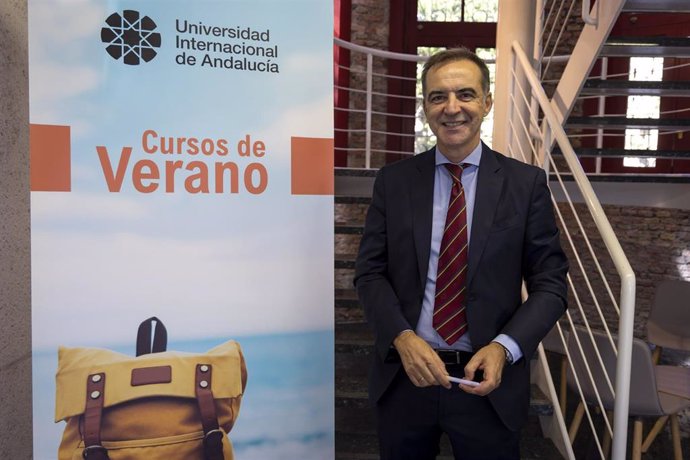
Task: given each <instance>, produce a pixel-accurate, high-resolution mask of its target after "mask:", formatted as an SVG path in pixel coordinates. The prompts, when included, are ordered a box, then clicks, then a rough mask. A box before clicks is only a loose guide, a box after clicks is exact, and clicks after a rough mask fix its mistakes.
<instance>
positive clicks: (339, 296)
mask: <svg viewBox="0 0 690 460" xmlns="http://www.w3.org/2000/svg"><path fill="white" fill-rule="evenodd" d="M374 175H375V171H373V170H365V169H336V181H335V183H336V186H335V192H336V196H335V248H336V254H335V450H336V459H341V460H345V459H351V460H360V459H361V460H364V459H378V458H379V455H378V442H377V439H376V427H375V421H374V417H373V411H372V409H371V407H370V406H369V403H368V400H367V373H368V370H369V366H370V361H371V354H372V352H373V336H372V333H371V331H370V330H369V327H368V326H367V324H366V321H365V318H364V311H363V309H362V307H361V306H360V304H359V301H358V300H357V295H356V293H355V290H354V288H353V286H352V279H353V277H354V267H355V262H354V261H355V256H356V253H357V250H358V248H359V240H360V238H361V235H362V231H363V228H364V218H365V214H366V210H367V208H368V206H369V203H370V201H371V187H372V186H373V180H374ZM342 193H347V194H345V195H344V194H342ZM552 413H553V406H552V404H551V402H550V401H549V400H548V399H547V398H546V397H545V396H544V395H543V394H542V393H541V391H540V390H539V389H538V388H537V387H536V385H535V386H533V388H532V400H531V407H530V422H529V424H528V426H527V427H526V428H525V430H524V432H523V438H522V440H521V442H522V445H521V451H522V459H524V460H536V459H557V458H561V455H560V454H559V453H558V450H557V449H556V447H555V446H554V445H553V444H552V443H551V441H550V440H548V439H544V437H543V436H542V434H541V426H540V422H539V416H550V415H551V414H552ZM438 458H439V460H451V459H452V458H453V456H452V453H451V449H450V444H449V442H448V440H447V438H445V437H444V438H442V443H441V455H440V456H439V457H438Z"/></svg>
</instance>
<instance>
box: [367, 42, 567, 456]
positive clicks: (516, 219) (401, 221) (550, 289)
mask: <svg viewBox="0 0 690 460" xmlns="http://www.w3.org/2000/svg"><path fill="white" fill-rule="evenodd" d="M422 87H423V93H424V112H425V115H426V118H427V120H428V122H429V125H430V127H431V129H432V131H433V132H434V134H436V137H437V145H436V147H435V148H433V149H431V150H429V151H427V152H424V153H422V154H419V155H416V156H414V157H411V158H409V159H406V160H403V161H400V162H397V163H394V164H391V165H388V166H385V167H383V168H381V170H380V171H379V173H378V175H377V177H376V182H375V184H374V193H373V198H372V203H371V206H370V208H369V211H368V213H367V218H366V226H365V230H364V235H363V237H362V242H361V246H360V250H359V255H358V257H357V263H356V273H355V286H356V288H357V293H358V295H359V298H360V301H361V303H362V305H363V306H364V309H365V313H366V316H367V320H368V322H369V323H370V325H371V327H372V329H373V330H374V334H375V356H374V362H373V367H372V370H371V373H370V380H369V396H370V400H371V402H372V403H373V404H374V406H375V412H376V416H377V424H378V434H379V444H380V450H381V457H382V458H383V459H396V460H397V459H414V460H425V459H433V458H435V457H436V455H437V454H438V452H439V447H438V445H439V439H440V436H441V434H442V433H443V432H445V433H447V434H448V436H449V438H450V441H451V444H452V447H453V452H454V455H455V457H456V459H467V460H475V459H481V460H489V459H518V458H519V455H520V454H519V430H520V428H521V427H522V426H523V425H524V424H525V422H526V419H527V412H528V407H529V385H530V382H529V380H530V376H529V360H530V356H531V355H532V354H533V353H534V352H535V350H536V348H537V346H538V344H539V342H540V341H541V339H542V338H543V337H544V336H545V335H546V333H547V332H548V331H549V330H550V329H551V328H552V327H553V325H554V324H555V322H556V321H557V320H558V318H559V317H560V316H561V315H562V314H563V312H564V311H565V308H566V292H567V287H566V273H567V270H568V262H567V260H566V257H565V255H564V253H563V251H562V249H561V246H560V241H559V232H558V228H557V226H556V223H555V219H554V214H553V207H552V203H551V199H550V192H549V189H548V187H547V183H546V176H545V174H544V171H543V170H542V169H540V168H537V167H534V166H530V165H527V164H524V163H522V162H519V161H516V160H513V159H510V158H507V157H505V156H503V155H501V154H499V153H497V152H495V151H493V150H491V149H490V148H488V147H487V146H486V145H484V144H483V143H482V142H481V141H480V138H479V135H480V127H481V123H482V121H483V118H484V117H485V116H486V115H487V114H488V113H489V111H490V110H491V106H492V99H491V94H490V92H489V71H488V69H487V67H486V64H485V63H484V62H483V61H482V60H481V59H480V58H478V57H477V56H476V55H475V54H474V53H472V52H470V51H468V50H467V49H464V48H462V49H454V50H447V51H442V52H440V53H437V54H436V55H434V56H432V57H431V58H430V59H429V61H428V62H427V63H426V65H425V67H424V71H423V73H422ZM448 163H449V164H450V165H446V164H448ZM452 165H457V166H452ZM458 200H460V202H458ZM451 214H452V215H451ZM458 222H460V224H459V225H458ZM454 226H455V227H458V228H453V227H454ZM458 242H459V243H458ZM453 244H455V245H456V246H453ZM448 254H450V255H448ZM448 258H450V259H452V260H451V261H450V262H448ZM453 264H454V265H453ZM442 265H443V267H442ZM437 272H438V273H437ZM448 273H451V274H450V275H449V274H448ZM437 280H438V283H437ZM441 280H443V281H441ZM447 280H448V281H447ZM523 280H524V283H525V287H526V290H527V293H528V295H529V297H528V298H527V300H525V301H524V302H523V300H522V297H521V287H522V282H523ZM441 284H443V287H442V286H441ZM449 292H451V294H450V295H448V293H449ZM446 297H451V299H450V300H448V301H446V300H447V299H446ZM449 310H450V313H448V312H449ZM443 315H448V316H443ZM439 318H440V319H439ZM448 324H453V326H452V327H450V328H449V326H448ZM444 328H446V330H444ZM448 329H450V330H448ZM449 375H450V376H453V377H460V378H463V377H464V378H465V379H468V380H473V379H474V380H477V381H479V382H480V383H479V385H478V386H471V385H469V384H463V383H461V384H459V385H457V386H454V385H452V384H451V382H450V381H449Z"/></svg>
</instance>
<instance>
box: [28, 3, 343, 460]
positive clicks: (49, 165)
mask: <svg viewBox="0 0 690 460" xmlns="http://www.w3.org/2000/svg"><path fill="white" fill-rule="evenodd" d="M332 17H333V12H332V2H327V1H323V0H312V1H306V0H305V1H295V2H276V1H260V0H256V1H231V0H228V1H198V2H187V1H174V0H166V1H96V0H90V1H89V0H63V1H47V0H44V1H40V0H29V59H30V68H29V69H30V70H29V78H30V119H31V124H32V126H31V144H32V164H31V168H32V194H31V225H32V228H31V232H32V236H31V238H32V239H31V243H32V322H33V326H32V328H33V329H32V340H33V353H34V365H33V372H34V377H33V381H34V384H33V387H34V458H36V459H52V458H55V456H56V450H57V445H58V443H59V439H60V436H61V432H62V429H63V424H62V423H58V424H56V423H54V421H53V418H54V404H55V394H54V393H55V384H54V373H55V369H56V359H57V347H58V346H72V347H103V348H110V349H114V350H117V351H122V352H124V353H127V354H133V353H134V339H135V337H136V327H137V325H138V324H139V322H141V321H143V320H144V319H146V318H148V317H150V316H158V317H160V318H161V319H162V320H163V321H164V322H165V324H166V326H167V328H168V336H169V347H168V348H169V349H180V350H182V351H196V352H200V351H205V350H206V349H207V348H210V347H212V346H214V345H217V344H220V343H222V342H223V341H225V340H230V339H235V340H237V341H238V342H239V343H240V345H242V347H243V351H244V352H245V357H246V359H247V365H248V372H249V379H248V380H249V382H248V386H247V391H246V394H245V399H244V401H243V405H242V409H241V413H240V416H239V419H238V421H237V423H236V425H235V428H234V429H233V431H232V432H231V439H232V441H233V443H234V444H235V455H236V458H238V459H239V460H242V459H245V458H247V459H259V458H278V457H280V458H295V459H298V458H299V459H303V458H315V459H316V458H329V457H332V455H333V453H332V452H333V372H332V371H333V346H332V344H333V308H332V305H333V230H332V225H333V224H332V223H333V200H332V177H331V178H330V181H331V182H330V184H331V185H330V187H331V188H330V191H329V184H328V181H327V183H326V185H325V186H324V185H323V184H321V185H319V184H318V183H316V182H318V180H316V182H315V181H314V179H313V177H312V178H310V174H311V175H313V174H314V171H317V170H318V167H317V168H316V169H314V166H313V164H312V162H311V161H306V160H305V158H307V159H309V158H311V157H309V156H308V155H307V156H306V157H305V156H304V155H302V154H303V153H304V152H303V150H306V151H308V153H309V155H312V154H316V156H317V160H318V158H321V157H323V156H330V157H332V152H331V151H329V149H328V146H329V145H332V141H331V140H330V139H331V138H332V135H333V134H332V133H333V125H332V118H333V115H332V114H333V112H332ZM329 142H330V144H329ZM320 154H323V155H321V157H319V155H320ZM330 161H331V164H332V158H331V159H330ZM318 162H319V161H317V163H318ZM322 170H323V168H322ZM329 174H332V171H329ZM305 177H306V178H307V179H305ZM305 180H306V181H307V182H308V184H307V185H306V186H305V187H302V188H300V183H301V182H300V181H305ZM315 184H316V185H315ZM288 414H289V415H288ZM286 421H289V423H286Z"/></svg>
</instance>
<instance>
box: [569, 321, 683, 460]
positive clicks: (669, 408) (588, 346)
mask: <svg viewBox="0 0 690 460" xmlns="http://www.w3.org/2000/svg"><path fill="white" fill-rule="evenodd" d="M575 332H576V333H577V336H578V337H579V338H580V343H581V345H582V350H583V352H584V354H581V353H580V351H579V348H578V347H577V343H576V341H575V333H573V332H571V334H570V336H569V338H568V351H569V352H570V362H571V366H572V368H571V369H569V371H568V376H567V379H568V386H569V388H570V389H571V390H573V391H575V392H577V386H576V385H575V380H574V376H573V369H574V370H575V372H576V373H577V375H578V377H579V381H580V386H581V388H582V392H583V395H584V399H585V402H586V403H587V404H588V405H593V406H598V402H597V398H596V393H595V389H596V390H598V393H599V395H600V398H601V401H602V404H603V406H604V410H605V411H607V412H609V413H610V411H613V407H614V398H613V394H612V393H611V390H610V389H609V386H608V384H607V383H606V379H605V373H606V375H608V376H609V379H610V380H611V384H612V386H613V388H614V390H615V385H616V383H615V374H616V355H615V353H614V352H613V348H612V346H611V342H610V340H609V338H608V336H607V335H606V334H605V333H604V332H602V331H594V330H593V331H592V333H593V340H592V339H591V338H590V337H589V335H588V333H587V331H586V330H585V329H584V328H582V327H577V328H576V329H575ZM616 340H617V339H616V338H615V337H614V343H616ZM592 342H594V343H592ZM595 347H596V349H598V350H599V353H600V354H601V359H602V362H603V364H604V369H602V367H601V365H600V363H599V361H598V360H597V358H596V356H597V355H596V350H595ZM583 355H584V357H585V358H583ZM585 359H586V360H587V363H588V364H589V368H590V371H591V373H592V376H593V379H590V378H589V376H588V374H587V371H586V368H585V364H584V361H585ZM688 407H690V369H688V368H684V367H678V366H659V365H654V364H653V363H652V355H651V352H650V350H649V347H648V345H647V344H646V343H645V342H644V341H642V340H640V339H634V340H633V350H632V374H631V383H630V406H629V415H630V416H631V417H634V418H635V422H634V428H633V452H632V458H633V460H639V459H641V458H642V454H643V453H644V452H646V451H647V450H648V449H649V446H650V445H651V444H652V442H653V441H654V439H655V438H656V436H657V434H659V432H660V431H661V429H662V428H663V427H664V425H665V423H666V421H667V420H669V419H670V420H671V435H672V438H673V453H674V459H675V460H682V458H683V454H682V451H681V446H680V430H679V426H678V416H677V414H678V412H680V411H681V410H683V409H685V408H688ZM583 413H584V405H583V403H582V402H581V403H580V405H579V406H578V408H577V410H576V413H575V416H574V418H573V421H572V423H571V426H570V430H569V433H570V437H571V441H572V440H574V439H575V436H576V435H577V431H578V428H579V426H580V422H581V421H582V415H583ZM647 417H653V418H656V419H657V421H656V423H655V424H654V426H653V427H652V428H651V430H650V431H649V433H648V434H647V437H646V438H645V439H644V441H643V440H642V432H643V426H642V419H643V418H647ZM606 433H608V431H606ZM609 443H610V439H608V440H607V439H605V442H604V449H603V450H604V453H605V454H606V453H607V450H608V446H609Z"/></svg>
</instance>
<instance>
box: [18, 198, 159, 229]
mask: <svg viewBox="0 0 690 460" xmlns="http://www.w3.org/2000/svg"><path fill="white" fill-rule="evenodd" d="M145 215H147V208H146V205H145V204H144V203H142V202H140V201H137V200H135V199H133V198H132V197H127V196H125V195H119V196H118V195H115V196H113V195H111V196H109V197H108V200H104V199H103V195H102V194H97V193H83V192H82V193H78V192H70V193H39V194H38V195H33V196H32V200H31V216H32V218H33V225H42V224H45V223H47V222H51V221H55V220H61V221H68V220H70V219H76V220H79V219H86V218H88V219H90V220H101V221H106V222H107V221H117V222H122V221H133V220H136V219H140V218H142V217H143V216H145Z"/></svg>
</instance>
